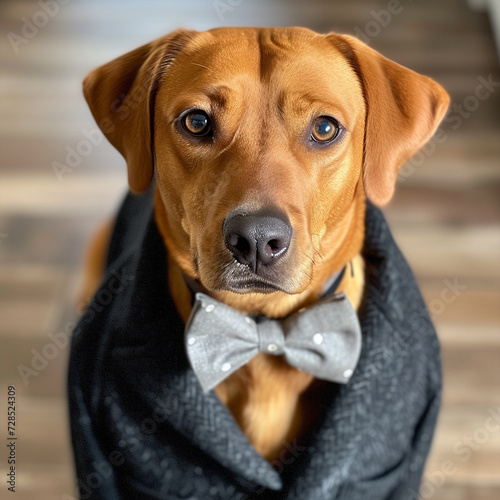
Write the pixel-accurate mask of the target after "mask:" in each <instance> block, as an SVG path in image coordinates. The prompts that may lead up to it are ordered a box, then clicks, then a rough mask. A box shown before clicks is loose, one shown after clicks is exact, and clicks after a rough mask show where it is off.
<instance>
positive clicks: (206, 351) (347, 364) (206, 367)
mask: <svg viewBox="0 0 500 500" xmlns="http://www.w3.org/2000/svg"><path fill="white" fill-rule="evenodd" d="M185 333H186V339H185V340H186V350H187V354H188V358H189V361H190V363H191V366H192V368H193V370H194V372H195V374H196V376H197V377H198V380H199V381H200V384H201V386H202V388H203V390H204V391H209V390H210V389H213V388H214V387H215V386H216V385H218V384H219V383H221V382H222V381H223V380H224V379H226V378H227V377H228V376H229V375H231V374H232V373H233V372H235V371H236V370H238V368H241V367H242V366H243V365H245V364H246V363H248V362H249V361H250V360H251V359H252V358H253V357H254V356H255V355H256V354H258V353H259V352H265V353H267V354H272V355H274V356H284V358H285V360H286V361H287V363H288V364H290V365H291V366H293V367H295V368H298V369H299V370H302V371H305V372H308V373H310V374H311V375H314V376H315V377H317V378H320V379H323V380H329V381H331V382H337V383H341V384H345V383H347V382H348V381H349V379H350V378H351V375H352V373H353V371H354V369H355V367H356V364H357V362H358V358H359V353H360V350H361V329H360V325H359V321H358V317H357V315H356V312H355V311H354V309H353V308H352V306H351V303H350V302H349V300H348V299H347V297H346V296H345V295H344V294H343V293H339V294H336V295H329V296H326V297H324V298H322V299H320V301H319V302H317V303H316V304H314V305H313V306H311V307H309V308H307V309H303V310H301V312H298V313H295V314H292V315H291V316H288V317H286V318H284V319H282V320H270V319H267V318H264V319H263V321H259V320H257V321H255V320H254V319H253V318H251V317H250V316H247V315H245V314H243V313H241V312H240V311H237V310H236V309H233V308H232V307H229V306H227V305H225V304H223V303H221V302H218V301H217V300H215V299H213V298H212V297H209V296H208V295H205V294H204V293H197V294H196V296H195V301H194V305H193V310H192V311H191V316H190V317H189V320H188V322H187V324H186V331H185Z"/></svg>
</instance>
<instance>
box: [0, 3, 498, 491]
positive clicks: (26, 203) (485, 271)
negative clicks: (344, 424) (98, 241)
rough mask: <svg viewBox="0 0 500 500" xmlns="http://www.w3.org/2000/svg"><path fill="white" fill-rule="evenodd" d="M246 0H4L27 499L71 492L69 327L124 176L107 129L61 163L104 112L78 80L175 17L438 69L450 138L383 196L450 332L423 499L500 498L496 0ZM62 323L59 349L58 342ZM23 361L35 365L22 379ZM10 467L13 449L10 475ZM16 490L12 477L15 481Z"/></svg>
mask: <svg viewBox="0 0 500 500" xmlns="http://www.w3.org/2000/svg"><path fill="white" fill-rule="evenodd" d="M492 1H497V0H492ZM235 4H238V2H235V1H234V0H232V1H231V2H229V1H227V0H222V1H220V2H211V1H208V0H207V1H202V0H183V1H182V2H181V1H178V2H177V1H141V2H132V1H123V0H122V1H113V0H101V1H99V2H97V1H86V2H84V1H83V0H70V1H69V2H66V3H65V4H64V5H59V4H58V3H57V0H53V1H48V0H46V1H44V0H42V1H41V2H36V1H26V0H15V1H14V0H10V1H9V0H4V1H2V2H1V4H0V22H1V25H0V26H1V37H0V49H1V70H0V99H1V100H0V112H1V116H0V287H1V288H0V298H1V300H0V329H1V330H0V342H1V348H0V370H1V372H0V399H1V403H0V411H1V413H0V422H2V423H1V424H0V428H1V429H2V430H1V432H0V437H1V438H2V439H4V437H6V429H5V430H4V423H3V422H6V413H5V411H6V409H5V402H6V393H7V386H8V385H9V384H10V385H15V386H16V388H17V393H18V436H19V441H18V459H19V462H18V465H19V467H18V471H19V473H18V493H17V496H16V497H15V498H17V499H18V500H28V499H30V500H31V499H34V498H36V499H37V500H48V499H51V500H52V499H63V498H66V500H68V499H70V498H73V497H74V496H75V494H74V491H75V489H74V484H73V481H74V479H73V469H72V458H71V452H70V447H69V431H68V422H67V409H66V395H65V383H66V372H65V370H66V363H67V354H68V348H67V346H65V339H67V336H66V335H65V334H64V333H61V332H64V331H65V329H67V330H68V331H69V328H70V326H71V324H70V323H69V322H70V321H71V319H72V313H71V310H72V300H73V298H74V295H75V290H76V289H77V286H78V282H79V279H80V278H81V275H80V262H81V256H82V252H83V249H84V247H85V242H86V241H87V239H88V237H89V235H90V234H91V232H92V230H93V229H94V228H95V226H96V225H97V224H98V223H99V221H100V220H102V219H103V218H104V217H105V216H106V215H108V214H111V213H112V212H113V211H114V210H115V209H116V206H117V204H118V202H119V199H120V198H121V196H122V194H123V192H124V191H125V189H126V175H125V168H124V162H123V160H122V158H121V157H120V155H119V154H118V153H117V152H116V151H114V150H113V148H112V147H111V146H110V145H109V144H108V143H105V142H102V143H101V144H98V145H95V146H93V147H92V149H91V150H90V151H88V154H87V155H86V156H82V157H81V158H80V160H79V161H78V159H76V160H75V167H74V169H73V170H72V171H71V172H65V173H63V174H62V175H61V176H60V178H58V177H57V176H56V174H55V172H54V169H53V164H54V162H59V163H61V164H64V163H65V159H66V155H67V154H68V148H72V149H74V150H76V149H77V148H78V147H79V145H80V151H83V150H82V146H81V144H80V143H81V141H82V140H84V139H85V138H86V137H85V133H86V131H90V130H92V129H93V128H94V127H95V124H94V121H93V119H92V117H91V115H90V112H89V111H88V109H87V108H86V105H85V103H84V100H83V97H82V95H81V80H82V79H83V77H84V76H85V74H86V73H87V72H88V71H89V70H90V69H92V68H93V67H95V66H97V65H98V64H101V63H103V62H106V61H108V60H111V59H112V58H114V57H116V56H119V55H121V54H122V53H124V52H126V51H128V50H130V49H133V48H135V47H137V46H139V45H140V44H142V43H145V42H148V41H150V40H151V39H153V38H155V37H157V36H160V35H162V34H164V33H166V32H168V31H169V30H171V29H174V28H176V27H179V26H185V27H191V28H195V29H207V28H210V27H213V26H216V25H277V26H284V25H303V26H308V27H311V28H313V29H316V30H318V31H329V30H333V31H338V32H345V33H354V34H357V35H358V36H360V37H365V38H367V39H369V42H370V44H371V46H372V47H374V48H376V49H377V50H379V51H381V52H382V53H383V54H385V55H386V56H388V57H390V58H391V59H394V60H395V61H397V62H399V63H401V64H404V65H407V66H409V67H411V68H413V69H415V70H417V71H419V72H422V73H425V74H428V75H429V76H431V77H433V78H435V79H437V80H438V81H439V82H440V83H441V84H443V85H444V86H445V88H446V89H447V90H448V91H449V93H450V94H451V96H452V100H453V106H454V107H452V108H451V110H450V114H449V118H448V122H446V123H444V124H443V126H442V133H441V135H440V138H441V139H442V140H440V141H439V143H438V142H437V141H435V142H431V144H430V146H429V147H428V149H427V150H426V151H427V152H426V153H424V154H423V155H421V156H418V157H417V158H416V159H415V160H414V161H413V162H410V164H409V165H407V167H406V168H405V169H404V170H403V174H402V176H401V179H400V183H399V186H398V190H397V194H396V196H395V198H394V200H393V201H392V202H391V204H390V205H389V206H388V207H387V208H386V209H385V212H386V214H387V216H388V218H389V220H390V222H391V226H392V229H393V232H394V234H395V237H396V239H397V240H398V242H399V243H400V246H401V247H402V249H403V251H404V252H405V254H406V256H407V258H408V260H409V262H410V264H411V265H412V267H413V269H414V271H415V273H416V275H417V278H418V280H419V282H420V285H421V287H422V291H423V293H424V296H425V298H426V301H427V304H428V305H429V308H430V310H431V313H432V315H433V318H434V320H435V323H436V325H437V328H438V332H439V335H440V338H441V341H442V348H443V363H444V378H445V388H444V404H443V409H442V412H441V416H440V421H439V426H438V429H437V435H436V438H435V441H434V446H433V450H432V454H431V457H430V459H429V462H428V467H427V473H426V476H425V478H424V483H423V487H422V498H434V499H436V500H443V499H453V500H466V499H467V500H493V499H497V498H500V397H499V387H500V258H499V257H500V229H499V224H498V223H499V221H500V114H499V113H500V86H499V84H498V83H497V84H494V83H491V82H500V72H499V65H498V57H497V55H496V53H495V44H494V40H493V35H492V33H491V29H490V24H489V20H488V17H487V15H486V14H485V13H481V12H476V11H471V10H469V8H468V7H467V4H466V2H465V0H440V1H439V2H437V1H436V0H419V1H418V2H417V1H414V2H411V0H401V2H399V6H400V8H399V9H398V12H397V13H394V12H393V13H392V14H391V15H390V17H391V18H390V19H389V18H388V16H387V14H384V13H381V11H382V10H387V9H388V6H389V5H395V4H394V2H388V1H387V0H376V1H369V0H359V1H351V2H346V1H340V0H335V1H332V0H324V1H321V0H312V1H308V2H300V1H299V0H288V1H285V0H281V1H272V2H271V1H262V0H252V1H250V0H243V1H242V2H240V3H239V4H238V5H235ZM42 5H45V6H46V10H45V11H44V10H43V9H42ZM49 5H50V7H49ZM224 5H225V8H224ZM215 6H219V12H218V11H217V9H216V8H215ZM44 12H45V14H44ZM30 23H34V24H32V25H31V26H29V25H30ZM12 34H14V36H12ZM16 35H17V38H16ZM484 81H486V82H488V81H490V83H489V84H484ZM481 82H483V87H484V86H485V85H486V87H484V88H487V87H488V88H487V90H484V88H483V92H482V94H481V95H482V96H483V97H484V96H485V94H488V95H487V96H486V97H484V100H478V99H476V98H475V94H476V92H477V87H478V85H480V84H481ZM54 335H55V336H58V338H59V347H56V349H55V350H54V349H51V348H50V347H47V346H48V345H49V344H51V343H53V338H54ZM38 353H45V354H46V356H45V358H47V357H51V358H52V359H49V360H47V359H46V360H45V361H44V360H43V359H42V358H41V357H39V356H38ZM23 366H24V367H27V368H30V369H31V370H33V371H32V372H31V373H28V372H26V373H25V380H24V381H23V379H22V377H21V375H20V372H19V369H20V367H21V370H23ZM2 449H4V451H5V448H4V447H2ZM6 467H7V464H6V452H5V459H4V452H1V453H0V472H1V477H2V478H4V479H5V477H6V476H5V475H4V474H5V473H6ZM5 489H6V484H5V482H4V480H2V482H1V486H0V497H2V498H3V495H4V491H5V492H6V490H5ZM65 495H67V496H65Z"/></svg>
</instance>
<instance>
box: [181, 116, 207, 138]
mask: <svg viewBox="0 0 500 500" xmlns="http://www.w3.org/2000/svg"><path fill="white" fill-rule="evenodd" d="M182 125H183V127H184V129H185V130H186V132H188V133H189V134H191V135H194V136H197V137H201V136H204V135H207V134H208V133H209V132H210V128H211V126H210V118H208V115H207V114H206V113H205V112H204V111H199V110H197V111H191V112H190V113H188V114H187V115H186V116H185V117H184V118H183V119H182Z"/></svg>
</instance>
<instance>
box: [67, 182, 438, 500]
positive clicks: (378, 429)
mask: <svg viewBox="0 0 500 500" xmlns="http://www.w3.org/2000/svg"><path fill="white" fill-rule="evenodd" d="M152 214H153V207H152V192H151V190H150V191H149V192H148V193H146V194H145V195H141V196H132V195H129V196H127V198H126V200H125V202H124V204H123V206H122V209H121V211H120V213H119V216H118V219H117V223H116V228H115V232H114V235H113V239H112V243H111V248H110V252H109V256H108V266H107V269H108V270H107V273H106V276H105V278H104V280H103V283H102V285H101V288H100V289H99V291H98V292H97V294H96V296H95V297H94V300H93V302H92V303H91V305H90V307H89V309H88V311H87V312H86V313H85V315H84V316H83V317H82V319H81V321H80V322H79V324H78V326H77V328H76V329H75V332H74V336H73V343H72V350H71V359H70V367H69V397H70V414H71V427H72V438H73V447H74V453H75V461H76V467H77V475H78V481H79V488H80V492H81V498H82V499H103V500H114V499H125V500H129V499H130V500H138V499H181V498H182V499H192V500H194V499H200V500H201V499H203V500H208V499H221V500H224V499H228V500H229V499H231V500H238V499H241V500H242V499H247V498H261V499H283V500H284V499H286V500H292V499H296V500H329V499H342V500H414V499H417V497H418V493H417V492H418V487H419V483H420V478H421V474H422V469H423V466H424V462H425V458H426V455H427V453H428V450H429V446H430V442H431V439H432V433H433V429H434V425H435V420H436V416H437V412H438V408H439V399H440V390H441V372H440V361H439V345H438V341H437V338H436V335H435V332H434V329H433V327H432V324H431V322H430V319H429V316H428V314H427V312H426V309H425V306H424V303H423V301H422V298H421V296H420V293H419V291H418V288H417V285H416V283H415V280H414V278H413V275H412V273H411V271H410V269H409V268H408V265H407V264H406V262H405V260H404V258H403V256H402V255H401V253H400V251H399V250H398V248H397V246H396V244H395V243H394V241H393V239H392V237H391V234H390V232H389V229H388V227H387V225H386V222H385V220H384V217H383V215H382V213H381V212H380V211H379V210H378V209H376V208H374V207H373V206H371V205H368V207H367V216H366V226H367V234H366V244H365V249H364V257H365V259H366V273H367V277H366V283H367V284H366V293H365V298H364V301H363V305H362V307H361V310H360V312H359V316H360V322H361V326H362V335H363V345H362V351H361V356H360V360H359V363H358V366H357V368H356V370H355V372H354V375H353V376H352V378H351V380H350V382H349V383H348V384H346V385H337V384H333V383H332V384H330V385H329V392H328V394H327V395H326V399H327V401H326V410H325V413H324V416H323V418H322V421H321V422H320V423H319V425H318V426H317V428H316V429H315V431H314V432H313V433H312V434H311V435H310V436H309V437H308V438H307V440H306V441H305V442H300V443H297V442H291V443H287V444H286V452H285V453H283V454H282V456H281V458H280V460H277V461H276V462H275V463H273V464H272V465H270V464H269V463H268V462H266V461H265V460H264V459H263V458H262V457H260V456H259V455H258V454H257V453H256V452H255V450H254V449H253V448H252V446H251V445H250V444H249V443H248V441H247V439H246V438H245V436H244V435H243V433H242V432H241V430H240V428H239V427H238V426H237V424H236V423H235V422H234V420H233V418H232V416H231V415H230V413H229V412H228V410H227V409H226V407H225V406H223V405H222V404H221V403H220V402H219V400H218V398H217V397H216V395H215V394H214V393H213V391H211V392H209V393H204V392H203V391H202V389H201V387H200V385H199V384H198V382H197V380H196V378H195V375H194V373H193V372H192V370H191V368H190V366H189V363H188V362H187V359H186V354H185V350H184V339H183V331H184V325H183V324H182V321H181V320H180V318H179V316H178V315H177V312H176V309H175V306H174V304H173V302H172V299H171V297H170V296H169V293H168V288H167V280H166V276H167V269H166V258H165V248H164V246H163V243H162V241H161V238H160V236H159V235H158V232H157V229H156V226H155V223H154V219H153V215H152Z"/></svg>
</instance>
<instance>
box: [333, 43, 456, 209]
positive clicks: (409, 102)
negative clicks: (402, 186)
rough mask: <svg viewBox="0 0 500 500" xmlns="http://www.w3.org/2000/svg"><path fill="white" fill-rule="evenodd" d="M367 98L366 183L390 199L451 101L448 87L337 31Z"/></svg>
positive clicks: (381, 199) (378, 197)
mask: <svg viewBox="0 0 500 500" xmlns="http://www.w3.org/2000/svg"><path fill="white" fill-rule="evenodd" d="M337 36H338V39H340V40H343V41H344V42H347V44H348V47H346V46H345V44H343V43H340V44H336V45H337V47H339V49H340V50H341V52H343V53H344V55H345V56H346V57H347V58H348V60H350V63H351V65H352V66H353V67H354V69H355V71H356V73H357V74H358V77H359V79H360V81H361V85H362V88H363V92H364V98H365V103H366V123H365V143H364V167H363V168H364V185H365V191H366V194H367V196H368V198H369V199H370V200H371V201H372V202H373V203H375V204H377V205H383V204H385V203H387V202H388V201H389V200H390V199H391V197H392V195H393V193H394V188H395V184H396V179H397V175H398V171H399V169H400V168H401V167H402V166H403V165H404V163H405V162H406V161H407V160H408V159H409V158H410V157H411V156H412V155H414V154H415V153H416V152H417V151H418V150H419V149H420V148H421V147H422V146H423V145H424V144H425V143H426V142H427V141H428V140H429V139H430V138H431V137H432V135H433V134H434V132H435V130H436V128H437V127H438V125H439V123H440V122H441V120H442V119H443V116H444V114H445V113H446V110H447V108H448V105H449V96H448V94H447V93H446V92H445V90H444V89H443V88H442V87H441V86H440V85H439V84H437V83H436V82H434V81H433V80H431V79H430V78H428V77H426V76H423V75H420V74H418V73H415V72H414V71H411V70H409V69H408V68H405V67H403V66H400V65H399V64H396V63H395V62H393V61H390V60H389V59H387V58H385V57H383V56H382V55H381V54H379V53H378V52H376V51H375V50H373V49H371V48H370V47H368V46H367V45H366V44H364V43H363V42H361V41H359V40H358V39H357V38H354V37H352V36H348V35H337Z"/></svg>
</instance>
